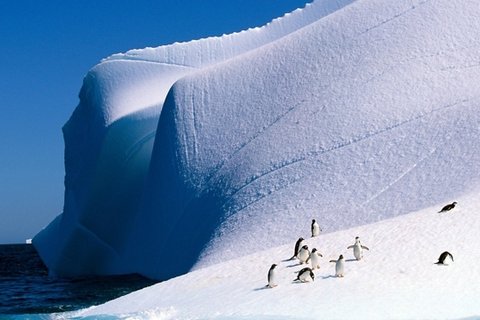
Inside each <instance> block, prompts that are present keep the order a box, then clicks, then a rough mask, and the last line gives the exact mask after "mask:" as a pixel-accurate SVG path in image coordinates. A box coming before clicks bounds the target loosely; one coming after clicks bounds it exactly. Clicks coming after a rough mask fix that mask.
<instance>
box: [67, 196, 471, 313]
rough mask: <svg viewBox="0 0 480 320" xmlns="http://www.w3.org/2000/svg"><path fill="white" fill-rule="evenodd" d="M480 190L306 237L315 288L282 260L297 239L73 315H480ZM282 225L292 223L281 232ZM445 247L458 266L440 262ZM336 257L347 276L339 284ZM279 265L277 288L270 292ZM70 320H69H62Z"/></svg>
mask: <svg viewBox="0 0 480 320" xmlns="http://www.w3.org/2000/svg"><path fill="white" fill-rule="evenodd" d="M478 191H479V190H476V192H472V193H469V194H467V195H464V196H463V197H461V198H459V199H457V200H458V205H457V207H456V208H455V209H454V210H453V211H451V212H449V213H438V211H439V209H440V208H441V207H442V206H443V204H438V205H436V206H434V207H430V208H426V209H423V210H420V211H417V212H412V213H410V214H407V215H403V216H400V217H396V218H392V219H387V220H383V221H381V222H377V223H374V224H370V225H364V226H359V227H354V228H351V229H345V230H342V231H338V232H333V233H329V234H321V235H320V236H319V237H316V238H308V236H309V221H304V231H303V233H302V234H298V236H301V235H303V236H304V237H305V238H307V243H308V245H309V246H310V248H312V247H316V248H318V250H319V251H320V252H321V253H322V254H323V258H321V266H320V270H318V271H316V272H315V276H316V277H315V281H314V282H313V283H293V282H292V280H293V279H295V278H296V274H295V272H296V271H298V270H300V269H301V268H302V266H300V265H298V263H297V262H296V261H285V259H288V258H289V257H290V256H291V254H292V250H293V244H294V242H292V243H290V244H288V245H284V246H280V247H274V248H270V247H269V244H268V243H265V244H263V249H265V250H263V249H259V250H258V251H256V252H254V253H252V254H251V255H248V256H244V257H242V258H238V259H234V260H230V261H227V262H223V263H220V264H216V265H214V266H211V267H207V268H204V269H200V270H196V271H193V272H190V273H188V274H186V275H184V276H180V277H178V278H174V279H171V280H169V281H166V282H164V283H160V284H157V285H154V286H152V287H149V288H145V289H143V290H140V291H137V292H134V293H131V294H129V295H127V296H124V297H121V298H119V299H117V300H114V301H111V302H108V303H106V304H104V305H101V306H98V307H92V308H90V309H86V310H82V311H80V312H74V313H72V314H67V315H69V316H71V317H80V318H81V319H83V318H86V319H89V317H91V318H99V317H100V316H101V315H108V317H106V318H107V319H110V318H111V319H461V318H466V317H472V318H476V317H479V316H480V304H479V303H478V297H479V296H480V285H478V281H477V280H478V278H479V277H480V265H479V264H478V263H477V262H478V261H479V260H480V249H479V247H478V230H480V229H479V228H480V219H478V211H479V210H480V200H479V198H478ZM279 227H285V226H279ZM355 236H360V238H361V240H362V243H363V244H365V245H366V246H368V247H369V249H370V250H369V251H365V252H364V259H363V260H360V261H356V260H355V259H354V257H353V253H352V250H347V249H346V247H347V246H348V245H350V244H352V243H353V241H354V238H355ZM445 250H448V251H449V252H451V253H452V255H453V257H454V262H453V263H450V264H449V265H448V266H439V265H435V264H434V262H437V258H438V256H439V255H440V253H441V252H443V251H445ZM339 254H344V255H345V258H346V266H345V277H344V278H336V277H334V274H335V270H334V264H333V263H329V262H328V261H329V260H330V259H337V257H338V255H339ZM272 263H277V264H278V265H279V267H278V269H279V285H278V287H275V288H273V289H268V288H265V284H266V276H267V271H268V268H269V266H270V265H271V264H272ZM63 316H64V315H63Z"/></svg>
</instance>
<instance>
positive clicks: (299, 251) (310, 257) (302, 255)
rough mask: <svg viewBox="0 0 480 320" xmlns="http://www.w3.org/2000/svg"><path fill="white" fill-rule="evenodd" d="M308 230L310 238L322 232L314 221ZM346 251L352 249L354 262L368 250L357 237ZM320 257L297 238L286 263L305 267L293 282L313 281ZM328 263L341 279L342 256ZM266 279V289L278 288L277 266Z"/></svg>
mask: <svg viewBox="0 0 480 320" xmlns="http://www.w3.org/2000/svg"><path fill="white" fill-rule="evenodd" d="M310 229H311V230H310V231H311V236H312V238H314V237H317V236H319V235H320V232H322V229H321V228H320V226H319V224H318V222H317V221H316V220H315V219H312V223H311V228H310ZM347 249H353V255H354V256H355V258H356V260H361V259H362V258H363V250H370V249H369V248H368V247H366V246H364V245H362V244H361V242H360V238H359V237H356V238H355V243H354V244H353V245H351V246H348V247H347ZM321 257H323V255H322V254H321V253H320V252H319V251H318V249H317V248H312V250H310V248H309V247H308V245H307V244H306V243H305V239H304V238H303V237H300V238H298V240H297V241H296V242H295V246H294V248H293V256H292V257H291V258H290V259H288V260H287V261H291V260H297V261H298V263H299V265H301V266H303V265H307V266H305V267H304V268H302V269H301V270H300V271H298V274H297V277H296V278H295V279H293V282H313V281H315V273H314V270H318V269H320V258H321ZM330 262H335V276H336V277H343V276H344V273H345V272H344V270H345V267H344V265H345V259H344V257H343V255H340V256H339V258H338V259H337V260H330ZM267 279H268V284H267V287H269V288H275V287H276V286H278V282H277V279H278V275H277V264H272V265H271V267H270V269H269V270H268V276H267Z"/></svg>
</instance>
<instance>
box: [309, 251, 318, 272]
mask: <svg viewBox="0 0 480 320" xmlns="http://www.w3.org/2000/svg"><path fill="white" fill-rule="evenodd" d="M310 261H311V263H312V269H320V258H319V256H318V255H317V254H316V253H312V254H311V256H310Z"/></svg>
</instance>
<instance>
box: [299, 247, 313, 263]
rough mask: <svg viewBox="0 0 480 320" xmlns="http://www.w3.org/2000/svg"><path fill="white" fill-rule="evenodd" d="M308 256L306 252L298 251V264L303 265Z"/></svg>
mask: <svg viewBox="0 0 480 320" xmlns="http://www.w3.org/2000/svg"><path fill="white" fill-rule="evenodd" d="M309 256H310V254H309V253H308V251H307V250H300V252H299V253H298V255H297V258H298V260H299V261H300V263H305V262H306V261H307V259H308V257H309Z"/></svg>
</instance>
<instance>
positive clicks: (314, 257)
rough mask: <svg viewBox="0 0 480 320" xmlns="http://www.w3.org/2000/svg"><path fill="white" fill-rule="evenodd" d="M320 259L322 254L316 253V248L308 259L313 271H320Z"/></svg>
mask: <svg viewBox="0 0 480 320" xmlns="http://www.w3.org/2000/svg"><path fill="white" fill-rule="evenodd" d="M320 257H323V256H322V254H321V253H320V252H318V251H317V248H313V249H312V252H311V253H310V258H309V260H310V263H311V265H312V269H313V270H315V269H320ZM307 263H308V260H307Z"/></svg>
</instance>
